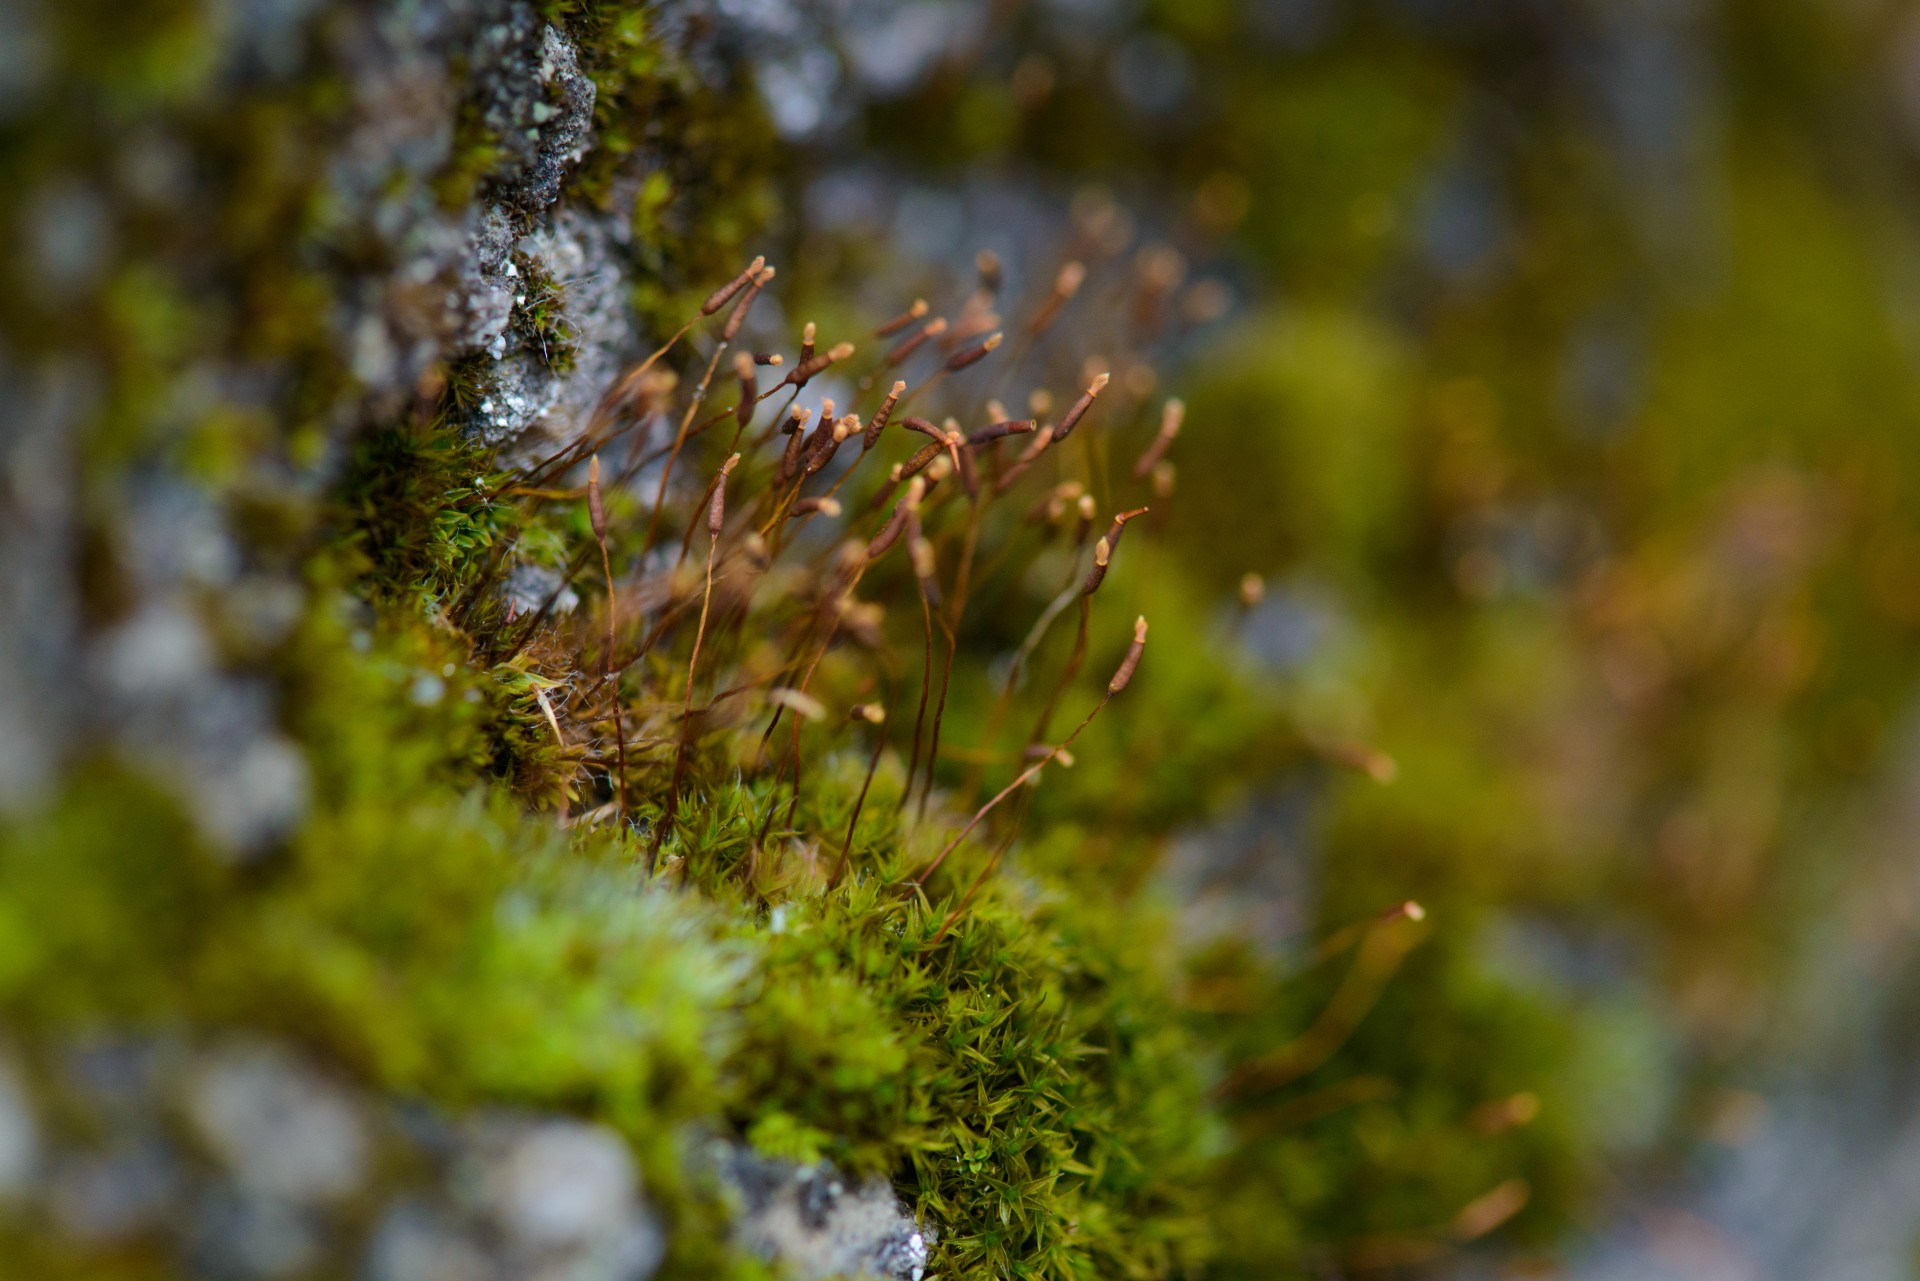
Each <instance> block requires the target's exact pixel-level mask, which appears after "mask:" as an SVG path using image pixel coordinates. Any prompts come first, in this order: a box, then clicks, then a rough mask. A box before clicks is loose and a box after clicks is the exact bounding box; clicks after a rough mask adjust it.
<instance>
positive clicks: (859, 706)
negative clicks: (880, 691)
mask: <svg viewBox="0 0 1920 1281" xmlns="http://www.w3.org/2000/svg"><path fill="white" fill-rule="evenodd" d="M847 715H848V716H849V717H851V718H852V719H853V720H856V721H865V722H866V723H867V724H869V725H884V724H886V720H887V709H886V708H884V707H882V706H880V704H878V703H855V704H854V705H853V706H852V707H849V708H848V709H847Z"/></svg>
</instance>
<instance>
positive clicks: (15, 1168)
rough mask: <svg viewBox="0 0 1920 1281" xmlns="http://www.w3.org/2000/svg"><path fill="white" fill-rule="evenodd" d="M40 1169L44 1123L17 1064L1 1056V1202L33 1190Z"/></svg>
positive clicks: (18, 1197)
mask: <svg viewBox="0 0 1920 1281" xmlns="http://www.w3.org/2000/svg"><path fill="white" fill-rule="evenodd" d="M39 1170H40V1124H39V1121H38V1119H37V1118H36V1117H35V1116H34V1110H33V1100H32V1097H31V1096H30V1095H28V1093H27V1087H26V1083H25V1082H24V1081H23V1080H21V1078H20V1074H19V1072H18V1071H17V1070H16V1069H15V1067H14V1065H13V1063H12V1062H11V1061H10V1060H9V1059H8V1058H7V1057H6V1056H4V1055H0V1203H4V1202H7V1201H14V1200H18V1199H20V1198H21V1197H24V1196H26V1195H27V1194H28V1193H29V1192H30V1191H32V1189H33V1181H34V1176H35V1175H36V1174H38V1173H39Z"/></svg>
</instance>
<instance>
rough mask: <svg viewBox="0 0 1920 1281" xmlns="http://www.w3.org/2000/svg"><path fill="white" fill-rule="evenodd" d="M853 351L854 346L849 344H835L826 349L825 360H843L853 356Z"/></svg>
mask: <svg viewBox="0 0 1920 1281" xmlns="http://www.w3.org/2000/svg"><path fill="white" fill-rule="evenodd" d="M854 350H855V349H854V345H853V344H852V343H850V342H840V343H835V344H834V345H833V346H832V347H830V348H828V349H827V359H828V360H845V359H846V358H847V357H848V356H851V355H853V353H854Z"/></svg>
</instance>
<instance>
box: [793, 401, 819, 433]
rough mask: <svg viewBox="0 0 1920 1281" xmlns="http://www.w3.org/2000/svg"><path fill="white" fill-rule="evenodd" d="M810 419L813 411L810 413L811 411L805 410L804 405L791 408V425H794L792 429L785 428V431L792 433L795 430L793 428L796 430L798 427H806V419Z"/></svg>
mask: <svg viewBox="0 0 1920 1281" xmlns="http://www.w3.org/2000/svg"><path fill="white" fill-rule="evenodd" d="M811 417H813V411H812V410H811V409H808V408H807V407H806V406H804V405H795V406H794V407H793V423H794V426H793V427H789V428H787V430H788V431H793V430H795V428H798V427H804V426H806V425H807V419H809V418H811Z"/></svg>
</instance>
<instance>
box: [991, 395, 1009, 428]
mask: <svg viewBox="0 0 1920 1281" xmlns="http://www.w3.org/2000/svg"><path fill="white" fill-rule="evenodd" d="M1006 420H1007V407H1006V406H1005V405H1003V404H1001V403H1000V402H999V401H997V400H989V401H988V402H987V421H988V422H990V423H999V422H1005V421H1006Z"/></svg>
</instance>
